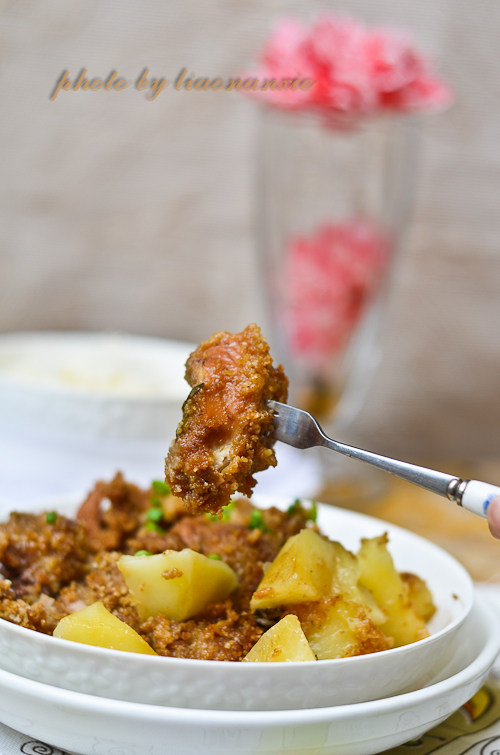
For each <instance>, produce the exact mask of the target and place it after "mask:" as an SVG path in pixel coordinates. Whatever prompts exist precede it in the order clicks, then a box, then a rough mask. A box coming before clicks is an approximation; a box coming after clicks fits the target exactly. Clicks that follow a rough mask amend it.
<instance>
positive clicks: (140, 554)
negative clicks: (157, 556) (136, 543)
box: [134, 550, 153, 556]
mask: <svg viewBox="0 0 500 755" xmlns="http://www.w3.org/2000/svg"><path fill="white" fill-rule="evenodd" d="M152 555H153V554H152V553H151V552H150V551H145V550H141V551H136V552H135V553H134V556H152Z"/></svg>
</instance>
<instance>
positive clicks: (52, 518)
mask: <svg viewBox="0 0 500 755" xmlns="http://www.w3.org/2000/svg"><path fill="white" fill-rule="evenodd" d="M45 521H46V522H47V524H55V523H56V521H57V512H55V511H49V512H48V513H47V515H46V517H45Z"/></svg>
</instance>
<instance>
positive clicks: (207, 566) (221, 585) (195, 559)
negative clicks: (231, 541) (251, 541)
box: [118, 548, 238, 621]
mask: <svg viewBox="0 0 500 755" xmlns="http://www.w3.org/2000/svg"><path fill="white" fill-rule="evenodd" d="M118 568H119V569H120V571H121V573H122V574H123V576H124V578H125V582H126V583H127V587H128V589H129V592H130V595H131V597H132V599H133V601H134V602H135V604H136V606H137V610H138V611H139V615H140V616H141V618H143V619H145V618H147V617H148V616H157V615H158V614H162V615H163V616H167V617H168V618H169V619H174V620H175V621H184V620H185V619H189V618H191V617H192V616H195V615H196V614H197V613H200V611H202V610H203V609H204V608H205V607H206V606H207V605H208V604H209V603H216V602H218V601H221V600H225V599H226V598H227V597H228V596H229V595H230V594H231V593H232V592H233V590H234V589H235V587H236V586H237V584H238V579H237V577H236V574H235V573H234V571H233V570H232V569H231V567H230V566H228V565H227V564H226V563H224V561H220V560H215V559H212V558H208V557H207V556H203V555H202V554H201V553H196V551H193V550H191V549H190V548H184V550H181V551H172V550H167V551H165V552H164V553H158V554H156V555H154V556H121V558H120V559H119V561H118Z"/></svg>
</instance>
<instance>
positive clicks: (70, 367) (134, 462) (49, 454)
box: [0, 332, 193, 504]
mask: <svg viewBox="0 0 500 755" xmlns="http://www.w3.org/2000/svg"><path fill="white" fill-rule="evenodd" d="M192 349H193V346H192V345H191V344H188V343H183V342H177V341H169V340H164V339H161V338H150V337H146V336H136V335H125V334H113V333H78V332H71V333H68V332H53V333H50V332H40V333H10V334H3V335H1V336H0V495H1V497H2V499H4V500H9V502H11V503H14V504H18V503H20V502H21V503H22V502H23V501H33V500H37V499H40V498H44V497H46V496H47V495H56V496H57V495H59V494H71V493H81V492H82V491H86V490H89V489H90V488H91V487H92V486H93V484H94V482H95V480H96V479H102V478H105V479H109V478H111V477H112V476H113V475H114V474H115V473H116V472H117V471H118V470H122V471H126V472H127V474H128V475H129V476H130V478H131V479H134V480H136V481H137V482H138V483H139V484H142V485H146V484H149V483H150V482H151V480H152V479H155V478H157V477H158V476H160V477H161V476H162V475H163V463H164V461H163V460H164V457H165V455H166V452H167V450H168V447H169V445H170V442H171V440H172V439H173V437H174V436H175V431H176V427H177V424H178V422H179V420H180V418H181V412H182V403H183V401H184V400H185V398H186V396H187V394H188V392H189V386H188V384H187V383H186V382H185V380H184V369H185V367H184V365H185V361H186V359H187V357H188V355H189V353H190V352H191V351H192Z"/></svg>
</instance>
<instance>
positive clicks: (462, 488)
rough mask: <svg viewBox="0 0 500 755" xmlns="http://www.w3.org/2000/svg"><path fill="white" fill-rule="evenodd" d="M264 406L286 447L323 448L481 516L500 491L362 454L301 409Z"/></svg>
mask: <svg viewBox="0 0 500 755" xmlns="http://www.w3.org/2000/svg"><path fill="white" fill-rule="evenodd" d="M267 405H268V406H269V408H270V409H272V410H273V412H274V437H275V439H276V440H280V441H282V442H283V443H287V444H288V445H289V446H294V447H295V448H312V447H313V446H323V447H324V448H329V449H330V450H332V451H337V453H339V454H342V455H343V456H349V457H350V458H352V459H359V460H360V461H364V462H366V463H367V464H371V465H372V466H373V467H378V468H379V469H382V470H383V471H384V472H389V474H392V475H395V476H396V477H401V478H402V479H403V480H408V482H412V483H414V484H415V485H419V486H420V487H421V488H425V489H426V490H430V491H432V492H433V493H437V494H438V495H442V496H445V497H446V498H448V499H449V500H450V501H454V502H455V503H457V504H458V505H459V506H463V508H465V509H468V510H469V511H472V512H473V513H474V514H477V515H478V516H482V517H486V512H487V510H488V506H489V504H490V503H491V501H492V500H493V498H495V496H498V495H500V488H499V487H496V486H495V485H490V484H489V483H487V482H480V481H479V480H464V479H462V478H461V477H455V476H453V475H449V474H445V473H444V472H437V471H436V470H434V469H427V468H426V467H420V466H418V465H416V464H410V463H408V462H406V461H398V460H397V459H391V458H390V457H388V456H381V455H380V454H376V453H373V452H372V451H365V450H364V449H362V448H356V447H355V446H348V445H347V444H346V443H340V442H339V441H337V440H333V439H332V438H329V437H328V436H327V435H325V433H324V432H323V430H322V429H321V427H320V425H319V423H318V422H317V420H316V419H314V417H313V416H312V415H311V414H309V412H305V411H304V410H303V409H297V408H296V407H294V406H289V405H288V404H282V403H280V402H279V401H273V400H268V402H267Z"/></svg>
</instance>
